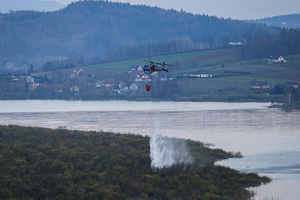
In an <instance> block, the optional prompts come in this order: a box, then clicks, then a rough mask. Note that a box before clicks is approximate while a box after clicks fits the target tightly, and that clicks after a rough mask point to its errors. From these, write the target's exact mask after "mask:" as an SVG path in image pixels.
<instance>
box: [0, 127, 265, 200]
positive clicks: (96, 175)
mask: <svg viewBox="0 0 300 200" xmlns="http://www.w3.org/2000/svg"><path fill="white" fill-rule="evenodd" d="M187 142H188V145H189V147H190V151H191V156H193V158H194V162H193V163H192V164H187V163H177V164H174V165H173V166H171V167H165V168H163V169H154V168H152V167H151V159H150V146H149V137H144V136H137V135H130V134H114V133H109V132H102V131H100V132H95V131H89V132H84V131H77V130H74V131H71V130H66V129H64V128H58V129H47V128H38V127H20V126H13V125H10V126H0V171H1V173H0V180H1V181H0V199H247V198H249V197H250V192H249V191H248V190H246V189H245V188H246V187H249V186H258V185H260V184H261V183H266V182H269V181H270V179H269V178H267V177H259V176H258V175H257V174H255V173H248V174H247V173H241V172H237V171H235V170H233V169H230V168H226V167H221V166H215V165H214V162H215V161H217V160H220V159H226V158H229V157H233V156H234V155H233V154H232V153H226V152H224V151H222V150H220V149H214V150H213V149H209V148H207V147H205V145H204V144H202V143H200V142H194V141H187Z"/></svg>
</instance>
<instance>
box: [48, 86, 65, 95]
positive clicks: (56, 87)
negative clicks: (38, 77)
mask: <svg viewBox="0 0 300 200" xmlns="http://www.w3.org/2000/svg"><path fill="white" fill-rule="evenodd" d="M48 87H49V89H51V90H52V91H54V92H55V93H62V92H63V88H64V85H63V84H51V85H49V86H48Z"/></svg>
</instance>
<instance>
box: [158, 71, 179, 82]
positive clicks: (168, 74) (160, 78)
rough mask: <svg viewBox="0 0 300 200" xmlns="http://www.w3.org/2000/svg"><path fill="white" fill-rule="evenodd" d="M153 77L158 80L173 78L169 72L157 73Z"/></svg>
mask: <svg viewBox="0 0 300 200" xmlns="http://www.w3.org/2000/svg"><path fill="white" fill-rule="evenodd" d="M155 77H156V78H157V79H158V80H160V81H171V80H174V79H175V78H174V76H173V75H172V74H171V73H159V74H156V75H155Z"/></svg>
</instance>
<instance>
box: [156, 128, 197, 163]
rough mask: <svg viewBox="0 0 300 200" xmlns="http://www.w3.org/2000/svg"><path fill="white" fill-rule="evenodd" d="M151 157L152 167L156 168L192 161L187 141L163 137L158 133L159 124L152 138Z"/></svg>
mask: <svg viewBox="0 0 300 200" xmlns="http://www.w3.org/2000/svg"><path fill="white" fill-rule="evenodd" d="M150 157H151V166H152V167H154V168H163V167H169V166H172V165H173V164H177V163H182V162H183V163H188V162H191V161H192V158H191V156H190V153H189V150H188V147H187V144H186V141H185V140H181V139H176V138H168V137H164V136H162V135H161V134H160V133H159V131H158V126H157V123H155V129H154V132H153V134H152V136H151V138H150Z"/></svg>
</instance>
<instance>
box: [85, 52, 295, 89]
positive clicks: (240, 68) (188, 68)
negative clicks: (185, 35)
mask: <svg viewBox="0 0 300 200" xmlns="http://www.w3.org/2000/svg"><path fill="white" fill-rule="evenodd" d="M151 59H152V60H153V61H154V62H167V63H168V64H172V65H174V67H168V69H169V70H170V72H171V73H172V74H173V75H174V76H180V75H181V74H183V73H191V72H196V71H199V70H206V71H210V72H212V73H213V77H214V78H220V79H222V80H248V81H249V80H250V81H251V80H253V79H263V80H267V81H268V82H273V84H277V83H281V84H282V83H285V82H288V81H296V82H299V81H300V55H290V56H286V60H287V62H285V63H273V64H267V58H265V59H259V60H250V61H241V60H240V59H239V52H238V49H221V50H207V51H195V52H187V53H177V54H168V55H161V56H153V57H151ZM146 60H148V58H146V57H143V58H138V59H129V60H122V61H116V62H110V63H103V64H96V65H88V66H83V67H81V68H82V69H85V70H90V71H93V73H94V74H95V76H99V77H103V76H105V75H107V76H108V75H111V76H114V75H113V73H117V75H118V76H119V75H122V74H126V72H128V70H129V68H130V66H131V65H141V66H143V65H145V64H146V63H147V62H145V61H146ZM231 72H232V73H231ZM237 72H241V73H244V74H243V75H240V74H239V73H237Z"/></svg>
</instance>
